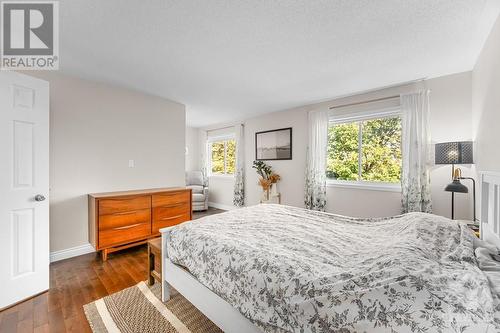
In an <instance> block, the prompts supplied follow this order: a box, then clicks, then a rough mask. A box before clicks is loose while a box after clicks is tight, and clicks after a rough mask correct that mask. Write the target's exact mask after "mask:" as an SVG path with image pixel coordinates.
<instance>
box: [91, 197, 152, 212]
mask: <svg viewBox="0 0 500 333" xmlns="http://www.w3.org/2000/svg"><path fill="white" fill-rule="evenodd" d="M150 206H151V196H149V195H148V196H140V197H133V198H120V199H101V200H99V215H106V214H114V213H117V212H129V211H133V210H139V209H146V208H149V207H150Z"/></svg>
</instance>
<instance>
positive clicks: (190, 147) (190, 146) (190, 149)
mask: <svg viewBox="0 0 500 333" xmlns="http://www.w3.org/2000/svg"><path fill="white" fill-rule="evenodd" d="M198 132H199V131H198V129H197V128H194V127H186V149H187V153H186V171H196V170H200V165H199V160H200V158H199V154H200V144H199V142H200V138H199V135H198Z"/></svg>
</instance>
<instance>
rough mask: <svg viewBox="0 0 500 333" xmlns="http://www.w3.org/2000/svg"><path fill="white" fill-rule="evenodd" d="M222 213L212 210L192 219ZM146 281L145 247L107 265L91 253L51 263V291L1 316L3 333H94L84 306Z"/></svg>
mask: <svg viewBox="0 0 500 333" xmlns="http://www.w3.org/2000/svg"><path fill="white" fill-rule="evenodd" d="M221 212H223V211H222V210H220V209H214V208H210V209H209V210H208V211H206V212H200V213H194V214H193V218H194V219H196V218H200V217H203V216H206V215H212V214H217V213H221ZM146 279H147V248H146V246H145V245H143V246H138V247H134V248H130V249H127V250H123V251H120V252H117V253H114V254H111V255H110V256H109V257H108V261H106V262H102V260H101V259H100V256H99V255H97V254H95V253H92V254H87V255H83V256H79V257H75V258H70V259H66V260H62V261H58V262H55V263H52V264H51V265H50V289H49V290H48V291H47V292H45V293H43V294H41V295H38V296H36V297H33V298H31V299H29V300H27V301H25V302H22V303H19V304H17V305H15V306H13V307H11V308H9V309H6V310H4V311H2V312H0V332H1V333H15V332H50V333H58V332H91V330H90V327H89V325H88V323H87V319H86V318H85V314H84V312H83V305H85V304H87V303H90V302H92V301H95V300H97V299H99V298H101V297H104V296H106V295H109V294H112V293H115V292H117V291H120V290H122V289H125V288H127V287H131V286H133V285H135V284H137V283H139V282H140V281H145V280H146Z"/></svg>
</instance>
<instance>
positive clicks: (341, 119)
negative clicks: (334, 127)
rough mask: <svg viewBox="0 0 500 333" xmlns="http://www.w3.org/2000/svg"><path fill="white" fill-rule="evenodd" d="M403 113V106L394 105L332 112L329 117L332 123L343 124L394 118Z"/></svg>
mask: <svg viewBox="0 0 500 333" xmlns="http://www.w3.org/2000/svg"><path fill="white" fill-rule="evenodd" d="M401 114H402V112H401V106H393V107H388V108H383V109H378V110H368V111H362V112H353V113H349V114H343V115H335V114H332V113H331V112H330V115H329V116H328V118H329V120H330V124H342V123H351V122H357V121H364V120H370V119H382V118H392V117H397V116H401Z"/></svg>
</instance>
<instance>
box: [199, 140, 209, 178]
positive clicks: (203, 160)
mask: <svg viewBox="0 0 500 333" xmlns="http://www.w3.org/2000/svg"><path fill="white" fill-rule="evenodd" d="M199 142H200V147H201V151H200V164H201V172H202V173H203V182H204V185H205V186H208V133H207V131H200V139H199Z"/></svg>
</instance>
